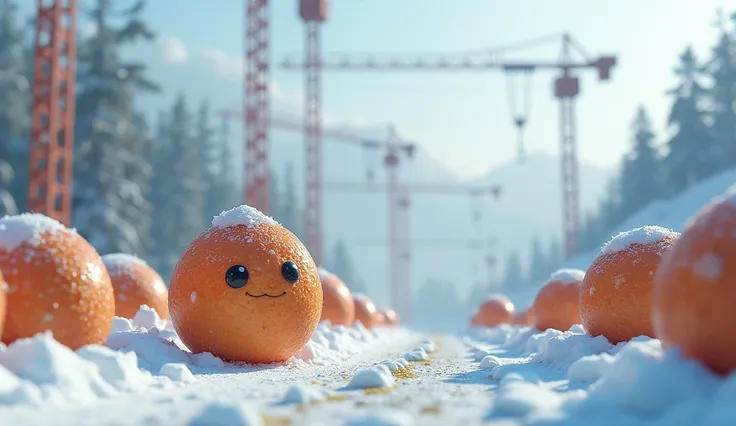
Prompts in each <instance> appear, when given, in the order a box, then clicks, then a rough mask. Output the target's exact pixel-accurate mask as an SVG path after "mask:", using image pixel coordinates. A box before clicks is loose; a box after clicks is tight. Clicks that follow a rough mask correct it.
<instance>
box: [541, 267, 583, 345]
mask: <svg viewBox="0 0 736 426" xmlns="http://www.w3.org/2000/svg"><path fill="white" fill-rule="evenodd" d="M584 276H585V272H584V271H581V270H579V269H559V270H557V271H555V272H553V273H552V275H550V277H549V279H547V282H546V283H545V284H544V285H543V286H542V288H541V289H540V290H539V293H537V297H536V298H534V304H533V305H532V306H533V307H534V309H533V310H532V311H533V314H532V325H534V328H536V329H537V330H547V329H549V328H553V329H555V330H560V331H567V330H569V329H570V327H572V326H573V325H575V324H580V322H581V321H580V308H579V299H580V284H581V283H582V281H583V277H584Z"/></svg>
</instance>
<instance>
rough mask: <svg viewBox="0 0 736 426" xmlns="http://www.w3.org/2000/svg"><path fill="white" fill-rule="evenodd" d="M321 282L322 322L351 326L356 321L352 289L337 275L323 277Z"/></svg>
mask: <svg viewBox="0 0 736 426" xmlns="http://www.w3.org/2000/svg"><path fill="white" fill-rule="evenodd" d="M321 281H322V295H323V296H322V300H323V302H322V317H321V318H320V321H329V322H330V324H332V325H344V326H351V325H352V324H353V322H354V321H355V305H354V304H353V296H352V294H350V289H348V286H346V285H345V283H344V282H342V280H341V279H340V278H338V277H337V275H332V274H325V275H322V277H321Z"/></svg>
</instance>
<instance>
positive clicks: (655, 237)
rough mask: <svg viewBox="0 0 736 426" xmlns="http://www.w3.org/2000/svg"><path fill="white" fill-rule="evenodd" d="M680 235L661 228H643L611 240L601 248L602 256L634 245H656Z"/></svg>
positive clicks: (622, 233)
mask: <svg viewBox="0 0 736 426" xmlns="http://www.w3.org/2000/svg"><path fill="white" fill-rule="evenodd" d="M677 235H679V233H677V232H675V231H673V230H671V229H669V228H663V227H661V226H642V227H640V228H635V229H632V230H631V231H625V232H621V233H619V234H618V235H616V236H615V237H613V238H611V240H610V241H608V242H607V243H606V244H604V245H603V247H602V248H601V254H612V253H617V252H620V251H624V250H626V249H628V248H629V247H631V246H632V245H634V244H641V245H647V244H654V243H657V242H659V241H662V240H664V239H665V238H668V237H672V236H677Z"/></svg>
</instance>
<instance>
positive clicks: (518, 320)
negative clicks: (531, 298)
mask: <svg viewBox="0 0 736 426" xmlns="http://www.w3.org/2000/svg"><path fill="white" fill-rule="evenodd" d="M532 315H533V310H532V308H531V307H528V308H526V309H524V310H523V311H517V312H514V315H512V316H511V320H510V323H511V325H522V326H529V325H532Z"/></svg>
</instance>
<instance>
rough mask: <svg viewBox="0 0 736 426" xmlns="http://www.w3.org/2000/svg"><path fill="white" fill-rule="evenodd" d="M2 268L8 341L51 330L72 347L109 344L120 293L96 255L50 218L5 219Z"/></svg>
mask: <svg viewBox="0 0 736 426" xmlns="http://www.w3.org/2000/svg"><path fill="white" fill-rule="evenodd" d="M0 270H2V271H3V275H4V278H5V282H6V283H7V313H6V317H5V326H4V330H3V337H2V338H3V342H5V343H8V344H9V343H12V342H13V341H15V340H16V339H20V338H24V337H31V336H33V335H35V334H36V333H40V332H43V331H47V330H50V331H51V332H52V333H53V336H54V338H55V339H56V340H57V341H58V342H60V343H62V344H64V345H66V346H68V347H69V348H71V349H78V348H80V347H82V346H85V345H90V344H104V343H105V341H106V340H107V336H108V334H109V333H110V330H111V329H112V322H113V318H114V316H115V295H114V294H113V288H112V284H111V283H110V277H109V275H108V274H107V270H106V269H105V265H104V264H103V263H102V259H101V258H100V255H99V254H98V253H97V251H96V250H95V249H94V248H93V247H92V246H91V245H90V244H89V243H88V242H87V240H85V239H84V238H82V236H80V235H79V234H77V233H76V231H74V230H72V229H68V228H66V227H65V226H64V225H62V224H61V223H59V222H57V221H56V220H54V219H51V218H49V217H47V216H44V215H41V214H35V213H24V214H21V215H17V216H5V217H3V218H2V219H0Z"/></svg>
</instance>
